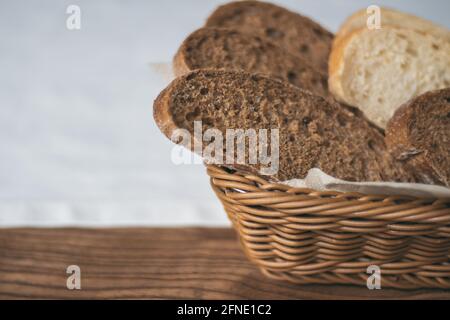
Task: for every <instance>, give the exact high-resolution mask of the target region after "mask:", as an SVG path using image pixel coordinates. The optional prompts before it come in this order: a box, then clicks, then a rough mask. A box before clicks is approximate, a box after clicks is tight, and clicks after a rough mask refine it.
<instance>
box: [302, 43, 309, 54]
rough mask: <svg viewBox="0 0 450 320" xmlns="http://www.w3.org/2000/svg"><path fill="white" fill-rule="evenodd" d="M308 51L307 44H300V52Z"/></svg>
mask: <svg viewBox="0 0 450 320" xmlns="http://www.w3.org/2000/svg"><path fill="white" fill-rule="evenodd" d="M308 51H309V47H308V45H307V44H302V45H301V46H300V52H302V53H306V52H308Z"/></svg>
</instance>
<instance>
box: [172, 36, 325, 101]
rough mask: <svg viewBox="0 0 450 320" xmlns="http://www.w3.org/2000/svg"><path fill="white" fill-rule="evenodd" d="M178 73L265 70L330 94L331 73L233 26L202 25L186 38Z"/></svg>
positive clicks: (178, 56)
mask: <svg viewBox="0 0 450 320" xmlns="http://www.w3.org/2000/svg"><path fill="white" fill-rule="evenodd" d="M173 66H174V72H175V74H176V75H177V76H180V75H182V74H184V73H187V72H190V71H192V70H195V69H206V68H215V69H221V68H224V69H237V70H242V71H248V72H252V73H264V74H267V75H271V76H273V77H275V78H279V79H282V80H285V81H288V82H290V83H292V84H293V85H295V86H297V87H299V88H302V89H306V90H309V91H311V92H313V93H315V94H318V95H321V96H328V95H329V93H328V76H327V75H326V74H324V73H322V72H320V71H318V70H316V69H315V68H314V67H311V66H310V64H309V63H308V62H307V61H305V60H303V59H302V58H300V57H298V56H295V55H292V54H290V53H289V52H287V51H286V50H283V49H282V48H280V47H278V46H277V45H275V44H273V43H272V42H270V41H267V40H265V39H264V38H261V37H259V36H255V35H252V34H246V33H242V32H239V31H237V30H233V29H225V28H201V29H199V30H197V31H195V32H193V33H192V34H191V35H190V36H188V37H187V38H186V40H184V42H183V44H182V45H181V47H180V49H179V50H178V52H177V54H176V55H175V58H174V61H173Z"/></svg>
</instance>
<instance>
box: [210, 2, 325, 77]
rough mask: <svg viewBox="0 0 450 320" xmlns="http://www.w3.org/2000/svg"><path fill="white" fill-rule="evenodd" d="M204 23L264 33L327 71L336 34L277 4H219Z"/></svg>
mask: <svg viewBox="0 0 450 320" xmlns="http://www.w3.org/2000/svg"><path fill="white" fill-rule="evenodd" d="M205 26H206V27H223V28H232V29H237V30H239V31H241V32H246V33H249V34H252V35H258V36H260V37H265V38H266V39H268V40H270V41H272V42H273V43H275V44H277V45H278V46H280V47H282V48H283V50H286V51H288V52H290V53H291V54H294V55H299V56H300V57H302V58H303V59H304V60H306V61H308V62H310V63H311V64H312V65H313V66H314V67H316V68H317V69H318V70H321V71H322V72H324V73H327V72H328V56H329V54H330V50H331V44H332V40H333V34H332V33H331V32H329V31H328V30H326V29H325V28H324V27H322V26H321V25H319V24H318V23H316V22H314V21H313V20H311V19H309V18H307V17H305V16H302V15H300V14H297V13H294V12H292V11H289V10H286V9H284V8H281V7H279V6H276V5H274V4H271V3H266V2H261V1H236V2H230V3H227V4H225V5H222V6H220V7H218V8H217V9H216V10H215V11H214V12H213V13H212V14H211V16H210V17H209V18H208V20H207V22H206V25H205Z"/></svg>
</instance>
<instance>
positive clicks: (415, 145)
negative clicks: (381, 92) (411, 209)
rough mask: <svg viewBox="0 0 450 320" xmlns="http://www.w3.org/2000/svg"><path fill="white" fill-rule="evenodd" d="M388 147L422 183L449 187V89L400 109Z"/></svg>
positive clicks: (388, 136) (392, 123) (388, 132)
mask: <svg viewBox="0 0 450 320" xmlns="http://www.w3.org/2000/svg"><path fill="white" fill-rule="evenodd" d="M386 144H387V145H388V148H389V150H390V151H391V153H392V154H393V155H394V157H395V158H396V159H398V160H399V161H401V162H404V163H405V164H406V165H407V166H410V167H411V168H412V169H413V170H414V172H416V174H417V175H419V177H420V179H421V180H423V181H425V182H426V183H430V184H442V185H445V186H447V187H450V88H445V89H441V90H435V91H429V92H427V93H424V94H422V95H420V96H418V97H416V98H413V99H411V100H410V101H409V102H407V103H405V104H403V105H402V106H401V107H400V108H399V109H397V111H396V112H395V114H394V116H393V117H392V118H391V119H390V121H389V122H388V125H387V128H386Z"/></svg>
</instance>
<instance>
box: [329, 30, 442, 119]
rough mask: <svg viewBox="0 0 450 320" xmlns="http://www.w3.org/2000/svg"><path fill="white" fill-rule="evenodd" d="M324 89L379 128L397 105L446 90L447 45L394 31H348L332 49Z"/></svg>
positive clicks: (419, 34)
mask: <svg viewBox="0 0 450 320" xmlns="http://www.w3.org/2000/svg"><path fill="white" fill-rule="evenodd" d="M328 84H329V89H330V91H331V92H332V93H333V94H334V95H335V97H336V98H337V99H338V100H340V101H342V102H345V103H347V104H349V105H351V106H355V107H358V108H359V109H361V110H362V111H363V112H364V113H365V114H366V116H367V117H368V118H369V119H370V120H371V121H373V122H374V123H375V124H377V125H378V126H380V127H382V128H385V127H386V123H387V121H388V120H389V119H390V118H391V117H392V115H393V114H394V112H395V110H396V109H397V108H398V107H399V106H400V105H401V104H402V103H404V102H406V101H407V100H409V99H410V98H412V97H414V96H416V95H419V94H421V93H424V92H426V91H430V90H435V89H441V88H445V87H449V86H450V41H447V40H446V39H443V38H438V37H434V36H432V35H430V34H424V33H422V32H419V31H416V30H411V29H402V28H395V27H386V26H385V27H383V28H381V29H375V30H369V29H367V28H361V29H358V30H354V31H352V32H350V33H349V34H347V35H346V36H344V37H343V38H342V39H341V40H340V41H339V42H337V43H335V45H334V46H333V50H332V52H331V55H330V61H329V79H328Z"/></svg>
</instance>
